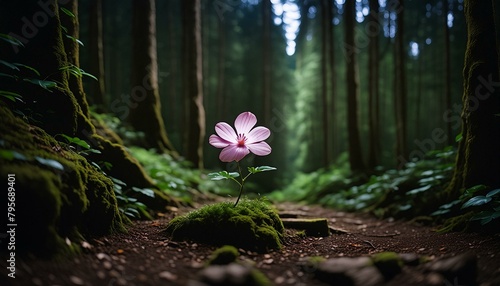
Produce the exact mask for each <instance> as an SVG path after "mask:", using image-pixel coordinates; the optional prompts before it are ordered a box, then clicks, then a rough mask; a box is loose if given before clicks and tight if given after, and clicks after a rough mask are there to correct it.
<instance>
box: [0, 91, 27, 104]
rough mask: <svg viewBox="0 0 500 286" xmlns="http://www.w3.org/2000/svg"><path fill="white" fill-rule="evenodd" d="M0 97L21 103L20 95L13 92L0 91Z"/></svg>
mask: <svg viewBox="0 0 500 286" xmlns="http://www.w3.org/2000/svg"><path fill="white" fill-rule="evenodd" d="M0 95H1V96H3V97H5V98H7V99H9V100H11V101H13V102H16V100H19V101H21V102H23V101H22V100H21V95H20V94H17V93H15V92H10V91H6V90H0Z"/></svg>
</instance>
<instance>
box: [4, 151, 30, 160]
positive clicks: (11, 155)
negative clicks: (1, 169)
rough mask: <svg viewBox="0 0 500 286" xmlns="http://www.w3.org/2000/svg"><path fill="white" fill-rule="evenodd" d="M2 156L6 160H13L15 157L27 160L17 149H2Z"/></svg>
mask: <svg viewBox="0 0 500 286" xmlns="http://www.w3.org/2000/svg"><path fill="white" fill-rule="evenodd" d="M0 158H2V159H5V160H9V161H12V160H14V159H17V160H22V161H26V160H27V159H26V157H25V156H24V155H23V154H21V153H19V152H17V151H13V150H5V149H0Z"/></svg>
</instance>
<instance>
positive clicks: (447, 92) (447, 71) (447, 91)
mask: <svg viewBox="0 0 500 286" xmlns="http://www.w3.org/2000/svg"><path fill="white" fill-rule="evenodd" d="M443 10H444V21H443V22H444V23H443V24H444V98H445V105H444V108H445V109H444V110H451V108H452V106H451V58H450V27H448V13H449V6H448V0H443ZM451 125H452V121H451V120H448V123H447V124H446V130H447V132H446V133H447V135H448V138H447V144H448V145H452V144H453V142H454V140H453V139H454V138H453V130H452V127H451Z"/></svg>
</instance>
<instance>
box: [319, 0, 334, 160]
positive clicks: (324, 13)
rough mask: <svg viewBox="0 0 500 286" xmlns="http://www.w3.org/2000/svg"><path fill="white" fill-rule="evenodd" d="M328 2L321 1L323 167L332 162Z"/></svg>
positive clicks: (325, 0)
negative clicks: (329, 118)
mask: <svg viewBox="0 0 500 286" xmlns="http://www.w3.org/2000/svg"><path fill="white" fill-rule="evenodd" d="M328 2H331V1H330V0H322V1H321V20H322V23H321V118H322V120H321V121H322V129H323V132H322V133H323V136H322V137H323V142H322V146H323V167H328V165H329V164H330V144H329V143H330V142H329V137H330V136H329V134H330V124H329V120H328V113H329V112H328V107H329V105H328V43H329V39H330V37H329V36H328V32H329V31H330V25H331V24H330V23H331V22H332V19H331V18H328V16H329V14H330V13H328V9H331V8H330V6H329V4H328Z"/></svg>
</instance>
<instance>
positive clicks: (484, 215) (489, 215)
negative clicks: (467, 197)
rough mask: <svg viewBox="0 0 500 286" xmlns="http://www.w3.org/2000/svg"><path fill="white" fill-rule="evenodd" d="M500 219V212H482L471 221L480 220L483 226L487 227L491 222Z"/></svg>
mask: <svg viewBox="0 0 500 286" xmlns="http://www.w3.org/2000/svg"><path fill="white" fill-rule="evenodd" d="M499 217H500V211H495V212H492V211H482V212H480V213H478V214H476V215H475V216H473V217H472V218H471V219H470V220H480V221H481V225H485V224H487V223H489V222H490V221H492V220H494V219H497V218H499Z"/></svg>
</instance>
